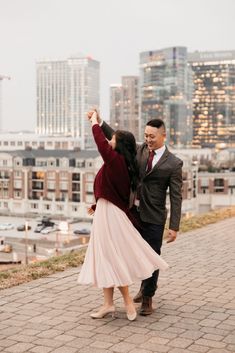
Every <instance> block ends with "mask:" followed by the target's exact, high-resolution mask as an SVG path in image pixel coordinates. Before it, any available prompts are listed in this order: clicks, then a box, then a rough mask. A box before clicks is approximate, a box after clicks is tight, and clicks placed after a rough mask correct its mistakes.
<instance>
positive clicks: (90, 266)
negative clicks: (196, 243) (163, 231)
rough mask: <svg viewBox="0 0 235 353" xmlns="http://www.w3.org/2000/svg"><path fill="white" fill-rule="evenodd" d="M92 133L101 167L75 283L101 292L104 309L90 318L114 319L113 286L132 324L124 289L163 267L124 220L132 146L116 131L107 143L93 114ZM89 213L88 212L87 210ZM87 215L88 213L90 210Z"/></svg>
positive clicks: (133, 175)
mask: <svg viewBox="0 0 235 353" xmlns="http://www.w3.org/2000/svg"><path fill="white" fill-rule="evenodd" d="M90 121H91V124H92V132H93V136H94V139H95V142H96V144H97V147H98V150H99V152H100V154H101V156H102V158H103V160H104V164H103V166H102V167H101V169H100V170H99V172H98V174H97V175H96V178H95V183H94V193H95V199H96V202H97V203H96V207H95V213H94V220H93V225H92V230H91V237H90V242H89V245H88V249H87V252H86V257H85V261H84V264H83V267H82V269H81V272H80V274H79V278H78V282H79V283H82V284H90V283H92V284H93V285H95V286H97V287H99V288H103V294H104V305H103V306H102V307H101V308H100V310H99V311H98V312H96V313H92V314H91V317H92V318H94V319H98V318H102V317H104V316H105V315H107V314H112V315H114V312H115V307H114V304H113V292H114V287H118V289H119V290H120V292H121V294H122V296H123V299H124V304H125V308H126V313H127V318H128V320H130V321H132V320H135V319H136V315H137V314H136V310H135V306H134V303H133V300H132V298H131V297H130V294H129V288H128V286H129V285H130V284H132V283H133V282H134V281H136V280H142V279H146V278H149V277H151V275H152V273H153V271H154V270H156V269H159V268H160V269H163V270H165V269H166V268H167V267H168V265H167V264H166V262H165V261H164V260H162V259H161V258H160V256H159V255H157V254H156V253H155V252H154V251H153V249H152V248H151V247H150V246H149V245H148V243H147V242H146V241H145V240H144V239H143V238H142V237H141V235H140V234H139V233H138V231H137V230H136V228H135V227H134V226H133V224H132V223H131V221H130V219H129V218H128V216H127V215H128V210H129V198H130V191H131V190H132V191H135V190H136V187H137V181H138V167H137V161H136V143H135V138H134V136H133V135H132V134H131V133H130V132H127V131H120V130H119V131H117V132H115V134H114V135H113V137H112V139H111V141H109V142H108V141H107V140H106V138H105V136H104V134H103V131H102V129H101V128H100V126H99V124H98V120H97V113H96V112H95V111H94V112H93V114H92V116H91V118H90ZM93 209H94V208H93ZM89 213H90V214H91V213H93V211H92V210H91V209H90V211H89Z"/></svg>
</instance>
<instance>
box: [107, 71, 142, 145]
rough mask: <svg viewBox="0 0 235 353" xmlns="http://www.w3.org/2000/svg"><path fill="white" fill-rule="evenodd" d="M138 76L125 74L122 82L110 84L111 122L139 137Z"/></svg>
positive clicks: (113, 125) (115, 126) (112, 124)
mask: <svg viewBox="0 0 235 353" xmlns="http://www.w3.org/2000/svg"><path fill="white" fill-rule="evenodd" d="M138 83H139V79H138V76H123V77H122V83H121V84H117V85H111V86H110V124H111V126H112V127H113V128H114V129H123V130H129V131H131V132H132V133H133V134H134V135H135V137H136V138H137V139H138V137H139V95H138Z"/></svg>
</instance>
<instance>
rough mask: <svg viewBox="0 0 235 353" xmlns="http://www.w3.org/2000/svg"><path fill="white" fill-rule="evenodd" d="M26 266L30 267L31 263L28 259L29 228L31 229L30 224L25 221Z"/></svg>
mask: <svg viewBox="0 0 235 353" xmlns="http://www.w3.org/2000/svg"><path fill="white" fill-rule="evenodd" d="M24 225H25V227H24V229H25V242H24V244H25V264H26V265H28V263H29V259H28V227H29V223H28V221H25V224H24Z"/></svg>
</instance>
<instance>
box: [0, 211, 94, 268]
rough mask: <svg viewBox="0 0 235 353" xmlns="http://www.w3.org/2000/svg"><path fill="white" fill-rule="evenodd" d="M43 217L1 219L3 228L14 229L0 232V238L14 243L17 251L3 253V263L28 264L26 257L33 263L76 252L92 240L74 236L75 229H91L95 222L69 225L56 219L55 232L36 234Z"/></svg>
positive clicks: (1, 253)
mask: <svg viewBox="0 0 235 353" xmlns="http://www.w3.org/2000/svg"><path fill="white" fill-rule="evenodd" d="M41 219H42V218H41V217H38V218H32V219H29V218H27V219H25V218H23V217H6V216H0V225H3V224H6V223H8V224H9V223H10V224H13V229H7V230H0V239H2V238H3V239H4V241H5V243H6V244H11V245H12V248H13V251H12V252H11V253H10V254H5V253H3V252H0V262H5V261H13V260H14V259H17V260H21V261H23V262H25V258H26V256H27V257H28V258H29V261H30V259H31V260H37V259H44V258H49V257H51V256H53V255H55V254H56V253H64V252H70V251H73V250H75V249H77V248H79V247H81V246H83V245H84V244H86V243H87V242H88V241H89V235H82V234H74V231H75V230H78V229H79V230H81V229H82V230H84V229H85V230H90V228H91V223H88V222H78V223H66V224H65V222H61V221H60V220H53V219H51V221H53V222H54V223H55V229H54V231H53V232H50V233H48V234H43V233H36V232H35V229H36V227H37V225H38V224H39V223H41V222H40V221H41ZM26 221H27V222H28V225H29V226H30V227H31V229H30V230H28V231H27V232H26V231H18V230H17V227H18V226H19V225H22V224H25V222H26ZM0 268H1V265H0Z"/></svg>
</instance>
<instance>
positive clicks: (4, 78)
mask: <svg viewBox="0 0 235 353" xmlns="http://www.w3.org/2000/svg"><path fill="white" fill-rule="evenodd" d="M10 79H11V78H10V77H9V76H4V75H0V131H1V130H2V81H3V80H10Z"/></svg>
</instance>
